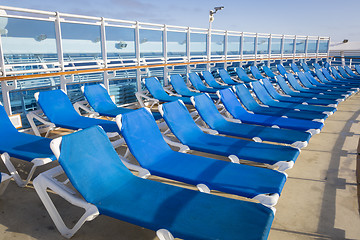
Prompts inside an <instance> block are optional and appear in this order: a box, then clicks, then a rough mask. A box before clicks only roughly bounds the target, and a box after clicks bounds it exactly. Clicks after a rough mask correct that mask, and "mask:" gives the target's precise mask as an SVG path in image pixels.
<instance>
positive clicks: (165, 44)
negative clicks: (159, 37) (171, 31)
mask: <svg viewBox="0 0 360 240" xmlns="http://www.w3.org/2000/svg"><path fill="white" fill-rule="evenodd" d="M163 54H164V63H165V64H167V63H168V61H167V27H166V24H164V31H163ZM168 75H169V70H168V68H167V67H166V66H165V67H164V86H167V85H168V84H169V83H168Z"/></svg>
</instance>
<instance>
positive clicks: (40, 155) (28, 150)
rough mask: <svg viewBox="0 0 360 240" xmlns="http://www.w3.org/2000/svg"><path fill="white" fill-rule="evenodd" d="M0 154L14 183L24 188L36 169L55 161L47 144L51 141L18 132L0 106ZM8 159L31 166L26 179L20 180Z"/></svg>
mask: <svg viewBox="0 0 360 240" xmlns="http://www.w3.org/2000/svg"><path fill="white" fill-rule="evenodd" d="M0 129H1V138H0V153H1V159H2V161H3V162H4V164H5V166H6V168H7V169H8V171H9V172H10V174H11V176H12V177H13V178H14V180H15V182H16V183H17V184H18V185H19V186H20V187H24V186H26V185H27V184H28V182H29V181H30V180H31V177H32V176H33V174H34V172H35V170H36V168H37V167H39V166H42V165H45V164H47V163H50V162H52V161H53V160H56V158H55V156H54V154H52V152H51V150H50V148H49V144H50V141H51V139H48V138H43V137H38V136H34V135H30V134H26V133H22V132H19V131H18V130H17V129H16V128H15V127H14V125H13V124H12V123H11V121H10V119H9V117H8V115H7V113H6V112H5V109H4V107H3V106H2V105H1V104H0ZM10 157H14V158H17V159H21V160H24V161H27V162H31V163H32V164H33V166H32V168H31V170H30V171H29V173H28V174H27V177H26V179H24V180H23V179H21V177H20V175H19V174H18V172H17V171H16V169H15V167H14V165H13V164H12V162H11V160H10Z"/></svg>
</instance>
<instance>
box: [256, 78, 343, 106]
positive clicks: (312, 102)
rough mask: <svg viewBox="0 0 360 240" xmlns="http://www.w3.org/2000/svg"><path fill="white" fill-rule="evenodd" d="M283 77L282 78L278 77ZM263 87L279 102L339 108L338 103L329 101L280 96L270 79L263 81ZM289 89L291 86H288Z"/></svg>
mask: <svg viewBox="0 0 360 240" xmlns="http://www.w3.org/2000/svg"><path fill="white" fill-rule="evenodd" d="M277 77H281V78H282V76H280V75H279V76H277ZM284 81H285V80H284ZM262 82H263V86H264V87H265V89H266V90H267V92H268V93H269V94H270V95H271V97H272V98H274V99H276V100H279V101H280V102H288V103H298V104H309V105H324V106H329V107H337V102H336V101H331V103H329V102H330V101H329V100H322V99H311V98H300V97H294V96H288V95H284V94H280V93H278V92H277V91H276V89H275V88H274V86H273V85H272V84H271V82H270V81H269V79H267V78H264V79H263V80H262ZM287 87H289V86H287Z"/></svg>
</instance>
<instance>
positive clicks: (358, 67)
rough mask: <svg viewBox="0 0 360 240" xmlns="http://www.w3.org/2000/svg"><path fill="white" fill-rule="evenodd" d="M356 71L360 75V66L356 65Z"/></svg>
mask: <svg viewBox="0 0 360 240" xmlns="http://www.w3.org/2000/svg"><path fill="white" fill-rule="evenodd" d="M355 71H356V72H357V73H358V74H360V65H355Z"/></svg>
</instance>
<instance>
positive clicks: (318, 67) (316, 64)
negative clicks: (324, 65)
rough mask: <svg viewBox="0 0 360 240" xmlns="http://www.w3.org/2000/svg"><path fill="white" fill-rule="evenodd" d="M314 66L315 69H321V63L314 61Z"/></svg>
mask: <svg viewBox="0 0 360 240" xmlns="http://www.w3.org/2000/svg"><path fill="white" fill-rule="evenodd" d="M313 66H314V68H315V69H321V66H320V64H319V63H317V62H314V63H313Z"/></svg>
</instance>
